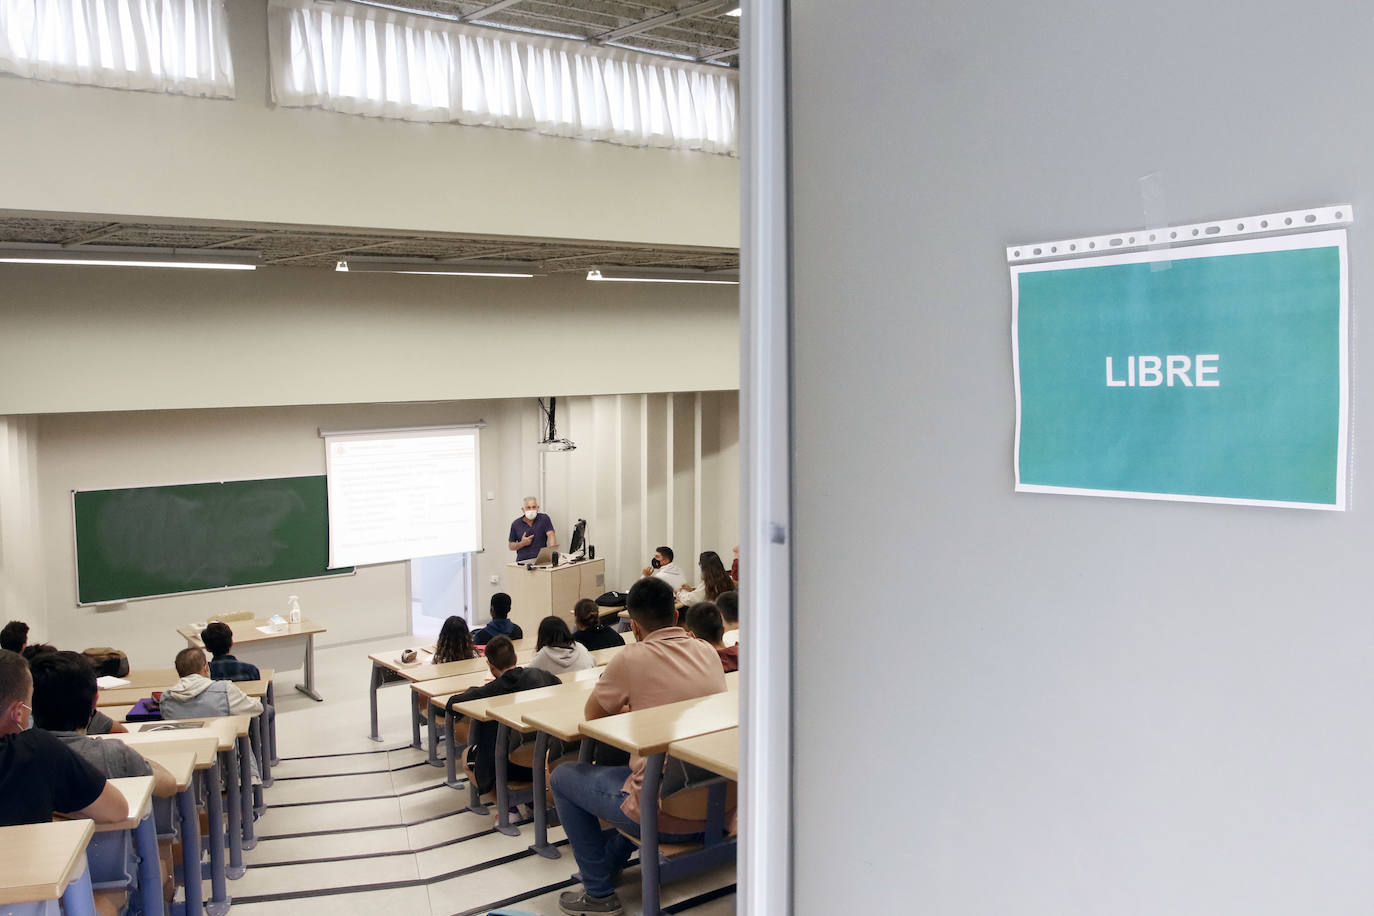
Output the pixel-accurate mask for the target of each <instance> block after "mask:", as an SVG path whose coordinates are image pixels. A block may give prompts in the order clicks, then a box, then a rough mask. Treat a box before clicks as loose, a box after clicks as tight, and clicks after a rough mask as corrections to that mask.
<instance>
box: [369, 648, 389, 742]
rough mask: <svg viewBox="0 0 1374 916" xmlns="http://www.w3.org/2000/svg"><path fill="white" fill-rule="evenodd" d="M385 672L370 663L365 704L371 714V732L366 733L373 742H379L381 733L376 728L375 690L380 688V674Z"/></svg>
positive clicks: (379, 666) (380, 667)
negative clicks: (370, 675)
mask: <svg viewBox="0 0 1374 916" xmlns="http://www.w3.org/2000/svg"><path fill="white" fill-rule="evenodd" d="M384 670H386V669H384V668H383V667H382V666H381V665H379V664H377V663H376V662H373V663H372V682H371V683H370V684H368V687H367V702H368V706H369V707H370V710H371V712H372V731H370V732H368V735H367V736H368V737H369V738H371V739H372V740H373V741H381V740H382V733H381V731H380V730H379V729H378V728H377V688H378V687H380V686H382V676H383V675H382V672H383V671H384Z"/></svg>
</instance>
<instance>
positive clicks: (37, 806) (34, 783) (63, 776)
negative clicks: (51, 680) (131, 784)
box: [0, 650, 129, 827]
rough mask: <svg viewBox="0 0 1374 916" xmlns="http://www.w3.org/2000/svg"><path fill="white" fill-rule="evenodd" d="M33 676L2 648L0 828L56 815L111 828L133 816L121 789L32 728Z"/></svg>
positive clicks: (46, 734)
mask: <svg viewBox="0 0 1374 916" xmlns="http://www.w3.org/2000/svg"><path fill="white" fill-rule="evenodd" d="M32 712H33V678H32V676H30V674H29V663H28V662H26V661H24V659H23V657H22V656H20V655H19V654H18V653H15V652H10V651H8V650H0V826H4V827H8V826H11V825H14V824H41V823H44V822H45V821H51V820H52V816H53V814H54V813H55V812H63V813H71V814H77V815H81V816H83V817H89V818H90V819H91V820H94V821H96V822H98V823H102V824H109V823H115V822H117V821H122V820H124V819H125V818H126V817H128V816H129V805H128V803H127V802H126V801H125V800H124V796H123V795H121V794H120V793H119V790H118V789H116V788H115V787H114V786H112V785H110V784H109V783H107V782H106V781H105V777H104V776H102V775H100V773H98V772H97V771H96V769H95V768H94V767H92V766H91V765H90V764H89V763H87V762H86V761H85V760H83V759H81V758H80V757H78V756H77V755H76V754H75V753H74V752H73V751H72V750H71V749H70V748H68V747H67V746H66V745H65V744H63V743H62V742H61V741H59V740H58V739H57V738H55V737H54V736H53V734H52V732H48V731H44V730H42V729H37V728H32V729H31V728H29V727H28V726H29V719H30V715H31V714H32Z"/></svg>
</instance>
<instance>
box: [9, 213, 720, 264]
mask: <svg viewBox="0 0 1374 916" xmlns="http://www.w3.org/2000/svg"><path fill="white" fill-rule="evenodd" d="M14 243H26V244H44V245H62V246H63V247H66V248H69V249H72V250H74V251H76V250H81V249H86V250H91V249H92V248H93V247H94V248H104V247H107V246H115V247H119V248H135V249H143V248H146V249H148V250H149V251H150V252H152V251H162V252H166V251H167V250H169V249H175V250H176V251H177V252H178V253H183V254H184V253H190V252H194V251H196V250H210V251H219V252H222V253H225V254H231V253H241V254H248V255H257V256H260V257H261V259H262V261H263V263H264V264H266V265H276V266H282V267H314V268H329V269H333V268H334V266H335V264H336V263H337V262H338V261H340V260H347V259H348V258H349V257H350V256H355V257H367V258H412V259H424V260H435V261H446V262H461V263H468V264H483V263H489V264H493V265H495V264H506V265H509V264H519V265H523V266H527V267H529V268H531V269H532V270H533V271H534V272H536V273H547V274H557V273H579V272H585V271H588V270H591V269H592V268H645V269H647V268H658V269H692V270H737V269H738V268H739V251H738V250H737V249H734V248H699V247H672V246H651V245H636V244H631V243H612V242H588V241H585V240H576V241H574V240H564V239H543V238H520V237H498V236H479V235H452V234H443V233H417V232H399V231H397V232H390V231H386V232H384V231H379V230H362V229H338V228H321V227H314V226H291V225H278V224H263V223H229V222H215V223H192V222H184V221H180V222H151V221H147V220H135V219H126V220H118V221H115V220H112V219H108V218H106V219H100V218H93V217H78V216H72V217H43V218H35V217H32V216H28V215H22V214H14V213H6V212H5V211H3V210H0V246H2V245H7V244H14Z"/></svg>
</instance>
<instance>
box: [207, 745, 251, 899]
mask: <svg viewBox="0 0 1374 916" xmlns="http://www.w3.org/2000/svg"><path fill="white" fill-rule="evenodd" d="M236 748H237V745H230V747H229V750H227V751H224V752H222V753H221V754H220V755H219V760H220V771H221V772H223V773H224V784H225V786H227V787H228V790H229V791H228V798H226V799H225V800H224V807H225V810H227V811H228V812H229V817H228V821H229V823H228V825H227V826H226V827H225V833H227V834H228V835H229V867H228V868H227V869H226V870H225V874H227V875H228V876H229V877H230V878H231V879H232V880H234V881H237V880H238V879H239V878H242V877H243V874H244V871H245V869H244V867H243V799H242V798H241V797H240V795H241V790H240V788H239V785H240V784H239V778H240V777H239V755H238V750H237V749H236ZM211 802H212V803H214V804H220V794H219V787H218V786H216V787H215V794H214V797H213V798H212V799H211Z"/></svg>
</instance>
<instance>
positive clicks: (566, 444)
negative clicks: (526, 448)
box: [539, 439, 577, 452]
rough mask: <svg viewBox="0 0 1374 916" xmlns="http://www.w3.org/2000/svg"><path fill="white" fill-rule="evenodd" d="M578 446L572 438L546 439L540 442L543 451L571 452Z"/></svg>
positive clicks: (540, 448)
mask: <svg viewBox="0 0 1374 916" xmlns="http://www.w3.org/2000/svg"><path fill="white" fill-rule="evenodd" d="M575 448H577V443H576V442H574V441H572V440H571V439H545V440H544V441H543V442H541V443H539V450H540V451H541V452H571V451H572V450H573V449H575Z"/></svg>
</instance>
